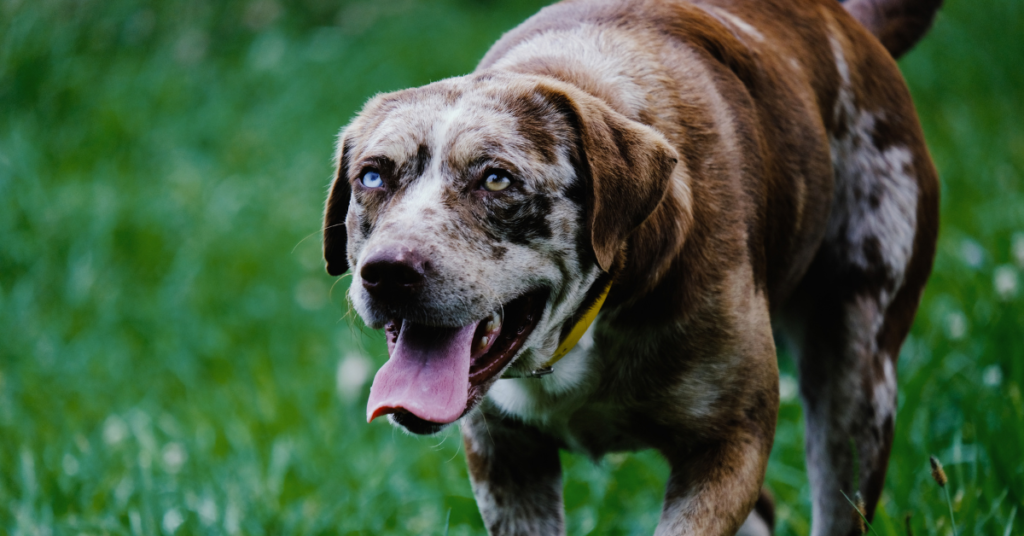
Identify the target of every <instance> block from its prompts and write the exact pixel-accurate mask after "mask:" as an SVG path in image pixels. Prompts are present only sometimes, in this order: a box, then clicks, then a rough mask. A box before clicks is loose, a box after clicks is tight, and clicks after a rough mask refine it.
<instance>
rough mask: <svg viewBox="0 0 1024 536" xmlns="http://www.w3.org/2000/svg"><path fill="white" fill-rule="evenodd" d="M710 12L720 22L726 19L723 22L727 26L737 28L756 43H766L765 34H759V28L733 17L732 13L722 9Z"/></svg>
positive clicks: (718, 8)
mask: <svg viewBox="0 0 1024 536" xmlns="http://www.w3.org/2000/svg"><path fill="white" fill-rule="evenodd" d="M710 10H711V11H710V12H711V14H712V15H713V16H715V18H717V19H718V20H719V21H722V19H725V20H724V21H722V22H723V23H725V24H726V25H728V26H732V27H733V28H736V29H737V30H739V31H740V32H742V33H744V34H746V35H747V36H748V37H752V38H753V39H754V41H757V42H758V43H763V42H764V34H762V33H761V32H759V31H758V30H757V28H754V27H753V26H751V25H750V23H748V22H747V21H745V20H743V19H741V18H739V17H738V16H736V15H733V14H732V13H729V12H728V11H726V10H724V9H722V8H720V7H711V8H710Z"/></svg>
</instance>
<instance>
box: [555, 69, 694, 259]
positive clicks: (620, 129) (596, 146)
mask: <svg viewBox="0 0 1024 536" xmlns="http://www.w3.org/2000/svg"><path fill="white" fill-rule="evenodd" d="M547 96H548V98H549V99H552V100H554V101H555V103H556V105H557V106H559V107H560V108H562V109H563V111H564V112H565V113H566V115H567V116H568V117H569V119H570V121H572V122H575V123H576V124H575V125H572V127H574V129H575V130H576V132H577V133H578V136H579V137H578V140H577V141H578V147H577V151H576V152H577V153H580V154H577V155H576V160H577V162H575V165H576V167H577V179H578V180H583V181H585V182H586V181H589V182H590V185H589V188H588V191H589V192H590V196H591V197H590V199H589V203H588V205H589V211H590V235H591V242H592V244H593V247H594V254H595V256H596V257H597V263H598V265H599V266H600V267H601V269H602V270H604V271H606V272H607V271H610V270H611V268H612V266H613V264H614V263H615V258H616V256H617V255H618V253H619V251H620V250H621V249H622V246H623V245H624V243H625V242H626V239H627V238H628V237H629V235H630V234H631V233H632V232H633V231H634V230H636V228H637V227H639V226H640V224H642V223H643V222H644V220H646V219H647V217H648V216H650V215H651V213H652V212H654V209H655V208H657V206H658V204H659V203H661V200H662V198H663V197H664V196H665V193H666V192H667V190H668V186H669V179H670V178H671V176H672V171H673V170H674V169H675V166H676V162H678V160H679V154H678V153H677V152H676V150H675V149H673V148H672V146H671V145H670V144H669V142H668V140H667V139H665V136H664V135H662V134H661V133H660V132H658V131H656V130H654V129H653V128H651V127H649V126H647V125H644V124H642V123H639V122H637V121H633V120H632V119H629V118H627V117H626V116H624V115H622V114H620V113H619V112H616V111H615V110H613V109H612V108H611V107H609V106H608V105H607V104H605V103H604V102H602V101H601V100H599V99H597V98H595V97H593V96H592V95H589V94H587V93H584V92H583V91H580V90H575V89H567V88H557V89H556V88H551V92H549V93H548V95H547ZM558 101H561V102H558Z"/></svg>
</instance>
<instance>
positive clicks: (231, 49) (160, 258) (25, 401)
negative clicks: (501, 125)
mask: <svg viewBox="0 0 1024 536" xmlns="http://www.w3.org/2000/svg"><path fill="white" fill-rule="evenodd" d="M540 5H541V4H540V3H539V2H532V1H531V2H511V1H502V2H499V1H498V0H476V1H471V0H444V1H436V2H431V3H430V4H425V3H416V2H413V1H412V0H390V1H380V0H378V1H375V2H370V1H366V2H361V3H352V2H350V3H344V4H341V5H339V4H337V3H335V2H330V1H327V0H301V1H296V2H289V3H288V4H287V6H284V5H283V4H282V5H278V4H274V3H273V2H269V1H267V0H261V1H256V2H251V3H250V2H241V1H227V2H220V3H216V4H208V3H203V2H196V1H184V0H168V1H164V2H155V1H154V2H151V3H149V4H145V3H141V2H128V1H123V0H109V1H104V2H101V1H98V0H79V1H72V0H23V1H20V2H19V1H17V0H0V534H12V535H21V534H25V535H29V534H56V535H62V534H71V535H77V534H160V533H167V534H170V533H178V534H232V533H236V532H238V533H244V534H256V535H259V534H300V533H301V534H318V533H326V534H444V533H445V529H446V519H448V520H449V521H448V524H449V531H448V533H449V534H453V535H455V534H479V533H481V532H482V524H481V522H480V518H479V515H478V514H477V513H476V507H475V505H474V503H473V501H472V499H471V496H472V494H471V491H470V488H469V484H468V479H467V476H466V467H465V462H464V461H463V458H462V453H461V449H460V441H459V440H458V437H457V434H456V433H455V432H451V433H448V434H446V435H444V436H442V437H437V438H413V437H409V436H407V435H404V434H402V433H398V432H396V431H394V430H392V429H391V428H389V427H388V426H387V425H386V424H384V423H374V424H372V425H367V424H366V423H365V420H364V410H365V408H364V403H365V399H366V392H367V386H366V385H365V384H360V385H356V386H354V387H353V386H351V385H347V384H344V382H342V384H343V385H340V386H339V383H338V381H337V371H338V369H339V366H342V364H343V366H344V368H345V371H346V372H347V374H348V377H349V378H352V377H356V376H358V374H357V373H358V372H359V371H360V369H361V368H362V369H367V368H368V369H369V371H370V373H372V370H374V369H375V368H376V367H377V366H378V365H379V364H380V363H382V362H383V360H384V356H385V351H384V349H383V346H382V339H381V338H380V337H379V335H377V334H375V333H372V332H369V331H368V330H365V329H363V328H360V327H358V322H357V321H353V319H352V318H351V317H350V316H346V314H347V312H346V311H347V308H346V306H345V304H344V298H343V297H344V288H343V287H344V285H345V283H344V282H341V283H338V284H337V285H335V282H334V281H333V280H332V279H331V278H329V277H328V276H327V275H326V274H325V273H324V270H323V267H322V263H321V260H320V256H319V255H320V254H319V242H318V241H319V237H318V233H317V231H318V227H319V218H320V211H321V207H322V203H323V198H324V194H325V189H326V186H327V181H328V178H329V175H330V172H331V169H330V157H331V152H332V142H333V138H334V136H335V134H336V132H337V131H338V129H339V128H340V127H341V126H342V125H343V124H344V123H345V122H346V121H347V120H348V118H349V117H351V115H352V114H353V113H354V112H355V110H356V109H358V107H359V106H360V105H361V104H362V102H363V101H365V99H367V98H368V97H369V96H371V95H372V94H374V93H376V92H379V91H389V90H394V89H399V88H402V87H407V86H413V85H419V84H423V83H427V82H429V81H432V80H437V79H440V78H444V77H447V76H451V75H456V74H460V73H465V72H467V71H469V70H471V69H472V68H473V66H474V64H475V62H476V60H477V59H478V58H480V57H481V56H482V54H483V53H484V51H485V50H486V49H487V47H488V45H489V44H490V43H491V42H493V41H494V40H495V39H497V38H498V36H500V35H501V33H502V32H503V31H505V30H507V29H509V28H511V27H512V26H514V25H515V24H517V23H518V22H519V21H521V20H523V19H524V18H526V17H527V16H528V15H529V14H531V13H533V12H534V11H535V10H536V9H537V8H538V7H539V6H540ZM1022 29H1024V3H1021V2H1020V1H1019V0H994V1H992V2H986V3H984V4H972V3H969V2H966V1H965V0H952V1H951V2H949V5H948V6H947V8H946V9H945V11H944V12H943V13H942V14H941V15H940V17H939V19H938V22H937V24H936V27H935V29H934V31H933V32H932V34H931V35H930V36H929V37H928V38H927V40H926V41H925V42H924V43H923V44H922V45H921V46H920V47H919V48H918V49H916V50H915V51H914V52H912V53H911V54H910V55H909V56H908V57H907V58H906V59H905V60H904V61H903V62H902V67H903V69H904V72H905V73H906V76H907V78H908V80H909V82H910V85H911V88H912V90H913V92H914V96H915V98H916V101H917V105H918V108H919V111H920V113H921V119H922V122H923V124H924V128H925V132H926V134H927V136H928V139H929V142H930V146H931V149H932V152H933V155H934V158H935V161H936V164H937V165H938V167H939V170H940V172H941V174H942V178H943V200H942V212H943V227H942V234H941V243H940V247H939V255H938V259H937V262H936V268H935V274H934V276H933V278H932V282H931V284H930V286H929V288H928V291H927V293H926V296H925V300H924V303H923V304H922V307H921V310H920V313H919V315H918V318H917V322H916V324H915V326H914V330H913V333H912V335H911V338H910V340H909V341H908V343H907V345H906V348H905V350H904V352H903V355H902V357H901V359H900V365H899V375H900V395H899V404H900V412H899V418H898V422H897V430H896V443H895V445H894V448H893V453H892V462H891V464H890V468H889V476H888V479H887V482H886V488H885V493H884V497H883V500H882V503H881V505H882V509H881V510H880V515H879V517H878V519H876V522H875V529H876V531H877V532H878V533H879V534H883V535H892V534H902V526H903V516H904V514H905V513H908V512H912V513H913V515H914V517H913V522H914V528H915V531H916V534H948V533H951V530H950V523H949V519H948V517H949V514H948V510H947V506H946V502H945V498H944V496H943V495H942V494H941V492H940V490H939V489H938V487H937V486H935V484H934V483H933V482H932V481H931V480H930V476H929V470H928V455H929V454H932V453H934V454H936V455H938V456H939V458H940V459H942V461H943V462H944V463H945V464H946V471H947V473H948V474H949V476H950V486H951V492H952V496H953V508H954V510H955V513H956V516H957V521H958V523H959V532H960V533H961V534H995V535H1003V534H1007V535H1008V534H1020V533H1022V532H1024V512H1022V511H1021V510H1024V455H1022V453H1024V401H1022V395H1021V386H1022V385H1024V335H1022V334H1024V329H1022V325H1024V289H1021V288H1020V287H1021V286H1022V285H1024V281H1022V280H1021V270H1022V268H1024V234H1021V233H1024V183H1022V181H1021V179H1022V175H1024V127H1022V126H1021V125H1024V121H1022V120H1021V118H1022V117H1024V69H1021V66H1020V62H1021V59H1022V58H1024V40H1021V39H1020V37H1019V32H1020V31H1021V30H1022ZM1015 251H1016V252H1017V253H1016V254H1015V253H1014V252H1015ZM332 287H333V290H332ZM1011 287H1013V288H1012V289H1011ZM781 364H782V368H783V371H784V375H785V377H784V382H783V384H784V386H785V387H787V389H785V390H784V393H783V394H784V395H790V396H786V397H785V400H784V402H783V406H782V409H781V412H780V424H779V431H778V435H777V438H776V446H775V451H774V454H773V457H772V461H771V466H770V468H769V472H768V485H769V487H770V488H771V489H772V490H773V492H774V493H775V494H776V496H777V499H778V502H779V505H780V506H779V514H780V520H779V529H780V532H779V533H780V534H806V533H807V532H808V530H809V523H810V519H809V517H810V503H809V496H810V490H809V488H808V485H807V481H806V476H805V471H804V466H803V447H802V441H803V432H802V430H803V424H802V421H801V419H802V417H801V410H800V407H799V404H798V403H797V401H796V400H795V399H794V398H793V397H792V396H791V395H792V390H791V386H792V372H793V366H792V364H791V363H790V362H789V360H788V359H787V358H785V357H783V358H782V359H781ZM563 461H564V462H565V466H566V468H567V472H566V475H567V476H566V484H565V491H566V505H567V511H568V523H569V527H570V533H571V534H584V533H587V532H591V531H592V532H593V533H601V534H605V533H615V534H618V533H621V534H636V533H639V534H644V533H650V532H652V531H653V528H654V526H655V524H656V522H657V517H658V508H659V506H660V502H661V494H662V486H663V484H664V481H665V478H666V473H667V467H666V465H665V464H664V462H662V461H661V460H659V459H658V458H657V456H655V455H653V454H652V453H640V454H635V455H616V456H610V457H609V458H607V459H606V460H604V461H603V462H601V463H600V464H598V465H593V464H591V463H590V462H589V461H587V460H585V459H583V458H581V457H578V456H575V455H569V454H566V455H564V456H563Z"/></svg>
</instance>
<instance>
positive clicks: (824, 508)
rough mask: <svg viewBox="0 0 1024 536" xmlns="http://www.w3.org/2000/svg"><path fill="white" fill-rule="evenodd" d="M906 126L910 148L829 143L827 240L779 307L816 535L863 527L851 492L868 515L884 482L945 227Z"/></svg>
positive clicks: (930, 172)
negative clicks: (907, 341)
mask: <svg viewBox="0 0 1024 536" xmlns="http://www.w3.org/2000/svg"><path fill="white" fill-rule="evenodd" d="M897 126H899V125H897ZM908 132H909V133H908V134H907V136H906V138H905V139H909V140H910V141H911V143H909V144H905V145H893V146H890V147H885V145H884V144H882V143H879V142H877V141H876V142H874V143H873V142H872V140H871V139H870V137H869V138H868V139H860V140H852V141H851V140H842V139H839V140H837V141H835V142H834V143H833V162H834V168H835V169H834V171H835V180H836V195H835V198H834V201H833V208H832V215H831V217H830V220H829V224H828V231H827V232H826V236H825V241H824V243H823V244H822V246H821V249H820V250H819V252H818V254H817V257H816V258H815V260H814V261H813V263H812V264H811V267H810V269H809V270H808V272H807V275H806V276H805V278H804V280H803V282H802V283H801V284H800V287H799V288H798V289H797V291H796V292H795V294H794V296H793V297H792V298H791V299H790V301H789V303H788V304H786V305H785V306H784V308H783V311H782V315H781V319H782V322H781V323H780V327H781V328H782V330H783V332H784V333H785V335H787V337H786V338H787V339H788V342H790V343H791V345H792V347H793V349H794V353H795V354H796V357H797V359H798V363H799V370H800V394H801V396H802V398H803V402H804V408H805V415H806V424H807V434H806V447H807V470H808V476H809V478H810V481H811V488H812V493H813V530H812V534H814V535H816V536H825V535H828V536H835V535H842V534H859V532H857V531H856V522H857V517H856V514H855V512H854V509H853V507H852V506H851V505H850V503H849V502H848V500H847V498H845V497H843V494H844V493H845V494H846V495H847V496H848V497H849V498H851V499H852V498H853V497H854V494H855V493H856V492H858V491H859V492H860V493H861V495H862V496H863V499H864V501H865V504H866V506H867V514H868V517H869V518H871V516H872V515H873V513H874V509H875V505H876V502H877V501H878V497H879V495H880V494H881V492H882V487H883V484H884V480H885V471H886V466H887V464H888V458H889V450H890V447H891V445H892V440H893V430H894V423H895V418H896V415H895V412H896V359H897V357H898V356H899V351H900V346H901V345H902V344H903V340H904V338H905V337H906V335H907V333H908V331H909V330H910V325H911V323H912V322H913V319H914V314H915V312H916V311H917V306H918V303H919V301H920V297H921V292H922V290H923V289H924V284H925V282H926V280H927V278H928V274H929V272H930V271H931V265H932V258H933V256H934V252H935V240H936V234H937V225H938V222H937V213H938V183H937V178H936V176H935V171H934V168H933V167H932V165H931V162H930V160H929V159H928V156H927V151H926V150H925V148H924V145H923V142H921V141H920V138H919V137H918V135H917V133H918V132H919V130H917V129H916V128H911V129H909V130H908ZM861 134H864V135H868V134H865V133H861ZM849 135H850V136H857V135H859V134H858V133H857V131H856V129H851V132H850V134H849ZM880 146H881V147H882V148H879V147H880Z"/></svg>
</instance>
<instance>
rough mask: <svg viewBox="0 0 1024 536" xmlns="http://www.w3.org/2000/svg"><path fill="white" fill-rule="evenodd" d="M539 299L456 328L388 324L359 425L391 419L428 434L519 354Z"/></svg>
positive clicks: (462, 409)
mask: <svg viewBox="0 0 1024 536" xmlns="http://www.w3.org/2000/svg"><path fill="white" fill-rule="evenodd" d="M547 294H548V291H547V290H539V291H534V292H529V293H527V294H524V295H522V296H520V297H518V298H516V299H514V300H512V301H510V302H508V303H506V304H504V305H503V306H502V307H501V308H499V309H498V310H495V311H494V312H492V313H491V314H490V315H488V316H487V317H486V318H483V319H481V320H478V321H476V322H473V323H470V324H467V325H465V326H462V327H435V326H426V325H423V324H417V323H414V322H411V321H409V320H403V319H395V320H392V321H390V322H388V324H387V325H386V326H385V328H384V329H385V332H386V334H387V342H388V355H389V358H388V362H387V363H385V364H384V366H383V367H381V369H380V370H379V371H377V375H376V376H375V377H374V379H373V385H372V386H371V387H370V399H369V401H368V402H367V407H366V417H367V422H369V421H372V420H374V419H376V418H377V417H380V416H381V415H388V414H393V417H392V419H394V420H395V421H396V422H397V423H398V424H400V425H402V426H404V427H405V428H407V429H408V430H410V431H412V432H414V433H432V432H436V431H437V430H440V429H441V428H442V427H444V425H446V424H449V423H452V422H454V421H456V420H457V419H458V418H459V417H461V416H462V415H464V414H465V413H466V412H467V411H469V410H470V409H472V407H473V406H474V405H475V404H476V403H477V402H479V400H480V399H481V398H482V397H483V395H484V393H486V391H487V388H488V387H489V386H490V385H491V383H493V380H494V379H495V377H496V376H497V374H498V373H500V372H501V371H502V370H503V369H504V368H505V367H506V366H507V365H508V364H509V363H510V362H511V361H512V359H513V358H515V356H516V355H517V354H518V353H519V350H520V349H522V347H523V343H525V342H526V339H527V338H528V337H529V336H530V333H532V332H533V329H534V328H535V327H536V326H537V322H538V321H540V317H541V315H542V314H543V313H544V306H545V304H546V302H547Z"/></svg>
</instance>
